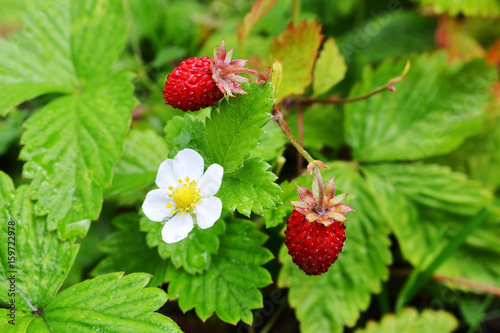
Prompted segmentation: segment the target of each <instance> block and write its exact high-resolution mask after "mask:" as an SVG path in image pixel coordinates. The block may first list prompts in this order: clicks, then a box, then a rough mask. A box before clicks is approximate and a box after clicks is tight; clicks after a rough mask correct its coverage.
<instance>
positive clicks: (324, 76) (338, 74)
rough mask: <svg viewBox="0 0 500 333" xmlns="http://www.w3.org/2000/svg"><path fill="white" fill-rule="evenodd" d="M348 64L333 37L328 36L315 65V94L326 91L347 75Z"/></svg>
mask: <svg viewBox="0 0 500 333" xmlns="http://www.w3.org/2000/svg"><path fill="white" fill-rule="evenodd" d="M346 71H347V66H346V64H345V61H344V56H342V54H340V52H339V48H338V46H337V44H336V43H335V40H334V39H333V38H328V39H327V40H326V42H325V43H324V44H323V49H322V50H321V52H320V53H319V57H318V60H317V61H316V65H315V66H314V74H313V75H314V81H313V91H314V95H315V96H318V95H321V94H324V93H326V92H327V91H328V90H330V88H332V87H333V86H334V85H336V84H337V83H339V82H340V81H342V79H343V78H344V77H345V73H346Z"/></svg>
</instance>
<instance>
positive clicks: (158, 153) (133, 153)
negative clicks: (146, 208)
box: [105, 129, 168, 201]
mask: <svg viewBox="0 0 500 333" xmlns="http://www.w3.org/2000/svg"><path fill="white" fill-rule="evenodd" d="M167 158H168V148H167V145H166V144H165V140H163V138H162V137H160V136H159V135H158V134H156V133H155V132H154V131H153V130H150V129H146V130H140V129H132V130H130V132H129V134H128V136H127V138H126V139H125V148H124V152H123V155H122V156H121V157H120V159H119V160H118V162H117V163H116V165H115V167H114V169H113V183H112V186H111V188H109V189H106V190H105V194H107V195H111V196H119V197H122V198H123V197H129V198H130V197H131V198H134V197H135V198H136V199H138V200H144V197H145V193H143V192H142V190H144V189H146V188H148V187H149V186H151V185H152V184H154V182H155V179H156V174H157V172H158V167H159V166H160V164H161V163H162V162H163V161H164V160H165V159H167ZM138 200H133V201H138Z"/></svg>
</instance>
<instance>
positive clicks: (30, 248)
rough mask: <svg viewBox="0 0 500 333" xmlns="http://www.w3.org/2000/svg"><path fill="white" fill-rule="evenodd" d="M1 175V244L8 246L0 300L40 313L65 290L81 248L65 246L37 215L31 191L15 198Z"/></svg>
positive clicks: (0, 270)
mask: <svg viewBox="0 0 500 333" xmlns="http://www.w3.org/2000/svg"><path fill="white" fill-rule="evenodd" d="M0 175H1V176H0V179H1V182H0V184H1V185H2V191H1V192H0V197H1V199H0V205H1V207H2V212H1V215H0V216H2V221H4V223H2V226H1V228H2V232H1V233H0V241H2V242H3V243H2V244H5V246H4V247H2V249H1V250H0V275H1V276H3V277H6V278H7V279H3V278H2V279H0V287H1V290H2V294H0V298H2V299H3V300H4V301H6V302H7V303H9V302H10V299H14V300H15V305H16V308H17V309H18V310H19V311H27V312H31V311H37V310H40V309H41V308H43V307H44V306H46V305H47V304H48V303H49V302H50V300H51V299H52V298H53V297H54V295H55V294H56V293H57V291H58V290H59V288H60V287H61V285H62V283H63V281H64V279H65V278H66V275H67V274H68V272H69V269H70V268H71V265H72V264H73V261H74V260H75V257H76V254H77V252H78V248H79V245H78V244H74V245H72V244H70V243H69V242H61V241H60V240H59V238H58V237H57V234H56V233H55V232H49V231H47V224H46V222H45V217H35V216H34V214H33V204H32V203H31V201H30V197H31V191H30V188H29V187H27V186H21V187H19V188H18V189H17V191H16V192H15V197H14V196H13V193H14V192H13V186H12V183H11V182H10V179H9V178H8V176H6V175H5V174H3V173H0ZM3 186H5V189H4V188H3ZM8 221H10V222H8ZM12 277H13V279H12V280H10V281H9V280H8V278H12ZM11 282H13V283H14V285H15V288H14V289H15V290H14V294H15V296H14V297H11V295H9V289H11V288H10V287H9V286H10V283H11Z"/></svg>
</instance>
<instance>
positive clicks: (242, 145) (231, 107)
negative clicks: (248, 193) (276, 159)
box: [205, 84, 274, 173]
mask: <svg viewBox="0 0 500 333" xmlns="http://www.w3.org/2000/svg"><path fill="white" fill-rule="evenodd" d="M242 87H243V89H244V90H245V91H246V92H247V93H248V94H246V95H238V96H237V97H236V98H230V100H229V101H225V100H223V101H222V102H221V104H220V109H218V110H217V109H214V110H213V111H212V113H211V115H210V118H207V120H206V122H205V128H206V140H207V143H208V151H209V154H210V156H209V157H210V160H211V161H213V162H215V163H218V164H220V165H222V167H223V168H224V173H231V172H233V171H234V170H236V169H238V168H239V167H240V166H241V165H242V164H243V161H244V159H245V157H247V156H248V155H249V154H250V151H251V150H252V149H254V148H255V146H257V142H258V139H259V137H260V136H261V135H262V132H263V131H262V127H263V126H264V125H265V124H266V123H267V122H268V121H269V119H270V118H271V113H270V111H271V108H272V107H273V102H274V100H273V99H272V98H271V96H272V93H273V91H272V88H271V86H270V85H269V84H252V85H250V84H243V85H242Z"/></svg>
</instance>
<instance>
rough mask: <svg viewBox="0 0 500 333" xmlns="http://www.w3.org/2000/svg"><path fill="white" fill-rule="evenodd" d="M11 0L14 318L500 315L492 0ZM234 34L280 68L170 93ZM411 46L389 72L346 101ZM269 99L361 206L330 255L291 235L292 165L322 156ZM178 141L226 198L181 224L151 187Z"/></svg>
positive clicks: (3, 56)
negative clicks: (203, 98)
mask: <svg viewBox="0 0 500 333" xmlns="http://www.w3.org/2000/svg"><path fill="white" fill-rule="evenodd" d="M254 4H255V6H254V7H252V6H253V5H254ZM0 6H1V8H2V11H1V13H0V35H1V36H2V38H1V39H0V113H1V114H3V115H4V117H3V118H2V119H0V162H1V170H0V215H1V216H2V219H1V222H2V225H1V230H2V232H1V233H0V238H1V242H0V243H1V245H0V246H1V249H0V278H1V279H0V287H1V293H0V299H1V301H2V303H1V305H2V308H1V309H0V317H1V318H2V319H1V321H0V331H2V332H70V331H75V332H91V331H96V330H98V331H106V332H165V331H167V332H181V331H184V332H274V331H275V332H299V331H300V332H306V333H307V332H315V333H316V332H328V333H331V332H344V331H348V332H351V331H356V332H388V331H397V332H422V331H429V332H452V331H454V330H457V329H458V330H459V331H469V332H474V331H476V330H482V331H484V332H493V331H495V329H498V327H499V325H500V321H499V317H500V315H499V311H500V299H499V297H498V296H500V248H499V246H498V244H499V242H500V198H499V196H498V195H499V193H500V191H499V186H500V134H499V133H500V118H499V115H500V83H499V75H498V74H499V66H500V24H499V20H500V2H499V1H498V0H484V1H465V0H464V1H452V0H413V1H393V0H376V1H368V0H345V1H326V0H311V1H302V3H300V1H296V0H293V1H292V0H260V1H257V2H255V3H254V2H253V1H246V0H236V1H222V0H213V1H204V0H43V1H34V0H23V1H12V0H0ZM222 39H224V40H225V44H226V46H227V47H228V48H234V55H233V58H234V59H239V58H245V59H249V61H248V63H247V67H251V68H254V69H257V70H261V71H263V70H264V69H265V68H266V67H268V66H271V64H272V63H273V61H274V60H275V59H277V60H279V61H280V63H281V64H282V65H283V73H282V82H281V85H279V84H278V83H277V82H272V83H268V84H262V85H257V84H253V83H250V84H244V86H243V87H244V89H245V90H246V91H247V92H248V94H247V95H239V96H237V97H236V98H227V99H223V100H221V101H220V102H218V103H217V104H216V105H214V107H212V108H207V109H204V110H201V111H198V112H194V113H191V112H188V113H184V112H182V111H179V110H176V109H173V108H171V107H170V106H168V105H165V104H164V101H163V98H162V89H163V84H164V79H165V77H166V75H168V73H170V72H171V71H172V70H173V68H175V67H176V66H177V65H178V64H179V63H180V61H182V60H184V59H186V58H188V57H191V56H211V55H212V52H213V49H214V47H216V46H217V45H220V43H221V41H222ZM408 61H409V62H410V63H411V68H410V70H409V72H408V73H406V74H405V75H404V76H405V79H404V80H403V81H401V82H398V83H397V84H394V87H395V89H396V92H395V93H391V92H390V91H388V90H387V89H381V92H379V93H377V94H374V95H373V96H371V97H369V98H366V99H362V100H359V101H356V102H353V103H343V101H342V99H346V98H347V99H349V98H354V99H356V98H357V97H358V96H363V95H366V94H370V92H372V91H374V90H375V89H377V88H378V87H384V86H385V85H387V84H388V82H389V81H390V80H392V79H394V78H396V77H398V76H400V75H401V73H402V72H403V69H404V68H405V66H406V64H407V62H408ZM275 74H276V73H275ZM275 81H276V80H275ZM328 100H329V102H328ZM339 100H340V102H339ZM332 101H333V103H332ZM273 105H277V106H279V107H280V109H281V111H282V112H283V114H284V117H285V120H286V121H287V123H288V124H289V126H290V128H291V131H292V133H293V134H294V136H295V137H296V138H298V139H299V140H300V141H301V142H302V144H303V145H304V147H305V148H306V150H307V151H308V152H309V153H310V154H311V155H312V156H313V158H314V159H319V160H322V161H324V162H325V163H327V165H328V166H329V168H330V169H329V170H326V169H325V170H324V171H323V178H324V179H325V180H327V179H330V178H332V177H333V176H336V186H337V191H338V193H344V192H349V195H348V197H347V203H348V204H349V205H350V206H351V207H353V208H354V209H356V210H357V212H354V213H350V214H349V215H348V216H347V217H348V218H349V221H348V222H346V226H347V229H346V237H347V240H346V243H345V245H344V249H343V252H342V254H341V255H340V256H339V259H338V261H337V262H336V263H335V264H334V265H333V266H332V267H331V268H330V270H329V271H328V272H327V273H325V274H323V275H321V276H317V277H310V276H306V275H305V274H304V273H303V272H302V271H300V270H299V269H298V268H297V267H296V266H295V265H294V264H293V262H292V261H291V258H290V256H289V255H288V252H287V249H286V247H285V246H284V234H283V229H284V227H285V222H286V219H287V217H288V216H289V214H290V213H291V211H292V206H291V205H290V204H289V203H288V201H292V200H297V194H296V190H295V186H294V185H293V183H295V184H298V185H303V186H308V187H310V186H311V183H312V177H311V176H309V175H307V174H306V173H304V169H305V164H304V163H303V162H302V161H301V159H300V158H299V157H298V154H297V152H296V151H295V150H294V149H293V147H291V145H289V144H287V143H288V141H287V140H286V137H285V136H284V135H283V133H282V132H281V131H280V128H279V127H278V125H277V122H276V119H275V117H272V115H273V111H272V108H273ZM184 148H192V149H195V150H197V151H198V152H199V153H200V154H201V155H202V156H203V158H204V160H205V165H206V166H208V165H210V164H212V163H218V164H220V165H222V166H223V167H224V177H223V181H222V186H221V188H220V190H219V192H218V193H217V194H216V195H217V196H218V197H219V198H220V199H221V200H222V203H223V213H222V217H221V218H220V220H219V221H217V222H216V224H215V225H214V226H213V227H212V228H210V229H206V230H200V229H197V228H195V229H194V230H193V231H192V232H191V233H190V235H189V236H188V237H187V238H186V239H184V240H183V241H181V242H179V243H175V244H166V243H164V242H163V241H162V239H161V234H160V231H161V227H162V224H161V223H157V222H152V221H149V220H148V219H147V218H146V217H145V216H143V214H142V211H141V209H140V207H141V204H142V202H143V200H144V198H145V195H146V193H147V192H148V191H149V190H151V189H154V188H155V185H154V180H155V177H156V173H157V170H158V166H159V165H160V163H161V162H162V161H164V160H165V159H167V158H173V157H174V156H175V155H176V154H177V152H178V151H180V150H182V149H184ZM8 221H15V222H16V224H15V228H14V229H15V239H16V244H15V251H14V252H15V256H16V263H15V268H16V283H15V285H16V293H15V296H14V297H12V296H11V295H9V292H8V290H9V288H10V287H11V286H10V284H11V281H9V280H8V277H9V276H10V274H11V272H10V271H11V270H12V266H10V262H11V259H9V257H11V256H12V250H11V249H9V248H8V246H7V244H8V241H9V236H11V237H12V236H13V231H12V229H9V224H8ZM9 251H10V252H9ZM12 299H13V300H14V301H15V304H16V317H15V320H16V325H15V326H14V325H11V324H10V323H9V322H8V319H9V317H8V315H9V314H10V313H12V312H11V311H10V309H9V308H8V306H9V304H10V302H12V301H11V300H12ZM417 309H418V311H417ZM191 310H193V311H191ZM250 325H252V326H250Z"/></svg>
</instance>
